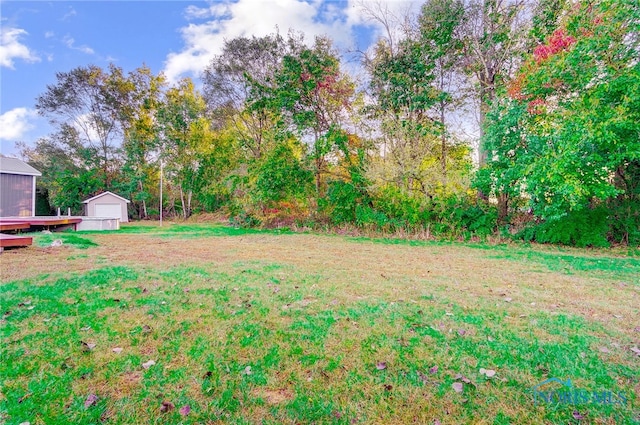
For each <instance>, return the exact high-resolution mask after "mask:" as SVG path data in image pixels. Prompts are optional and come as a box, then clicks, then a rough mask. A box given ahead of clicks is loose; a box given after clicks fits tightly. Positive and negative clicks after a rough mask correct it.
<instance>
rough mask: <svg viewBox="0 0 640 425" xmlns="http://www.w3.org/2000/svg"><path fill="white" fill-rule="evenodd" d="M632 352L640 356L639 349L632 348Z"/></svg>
mask: <svg viewBox="0 0 640 425" xmlns="http://www.w3.org/2000/svg"><path fill="white" fill-rule="evenodd" d="M630 350H631V351H633V352H634V353H636V355H638V356H640V348H638V347H631V348H630Z"/></svg>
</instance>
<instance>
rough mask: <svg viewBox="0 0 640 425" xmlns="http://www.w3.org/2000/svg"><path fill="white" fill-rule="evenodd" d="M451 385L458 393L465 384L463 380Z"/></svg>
mask: <svg viewBox="0 0 640 425" xmlns="http://www.w3.org/2000/svg"><path fill="white" fill-rule="evenodd" d="M451 387H452V388H453V390H454V391H455V392H457V393H458V394H459V393H461V392H462V389H463V385H462V383H461V382H454V383H453V384H451Z"/></svg>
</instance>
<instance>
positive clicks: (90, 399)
mask: <svg viewBox="0 0 640 425" xmlns="http://www.w3.org/2000/svg"><path fill="white" fill-rule="evenodd" d="M97 402H98V396H97V395H95V394H89V395H88V396H87V399H86V400H85V401H84V408H85V409H88V408H89V407H91V406H93V405H94V404H96V403H97Z"/></svg>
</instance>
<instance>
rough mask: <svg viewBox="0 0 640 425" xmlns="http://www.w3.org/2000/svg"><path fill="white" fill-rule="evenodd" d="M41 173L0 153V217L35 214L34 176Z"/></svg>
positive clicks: (38, 175)
mask: <svg viewBox="0 0 640 425" xmlns="http://www.w3.org/2000/svg"><path fill="white" fill-rule="evenodd" d="M41 175H42V173H40V171H38V170H36V169H35V168H33V167H32V166H30V165H29V164H27V163H26V162H24V161H21V160H19V159H18V158H10V157H7V156H2V155H0V217H32V216H35V215H36V177H40V176H41Z"/></svg>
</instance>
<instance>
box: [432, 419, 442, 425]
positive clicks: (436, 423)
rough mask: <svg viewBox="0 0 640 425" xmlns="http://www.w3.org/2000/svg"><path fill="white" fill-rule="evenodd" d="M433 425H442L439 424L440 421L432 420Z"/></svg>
mask: <svg viewBox="0 0 640 425" xmlns="http://www.w3.org/2000/svg"><path fill="white" fill-rule="evenodd" d="M433 425H442V423H441V422H440V419H434V420H433Z"/></svg>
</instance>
